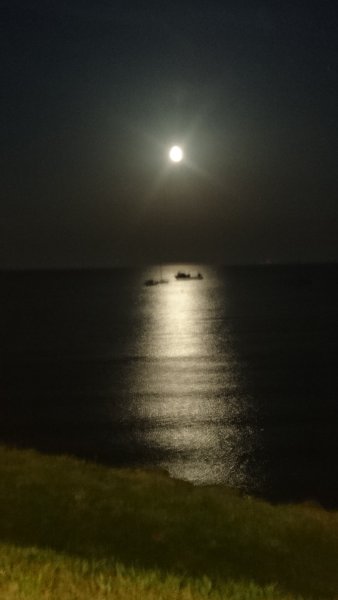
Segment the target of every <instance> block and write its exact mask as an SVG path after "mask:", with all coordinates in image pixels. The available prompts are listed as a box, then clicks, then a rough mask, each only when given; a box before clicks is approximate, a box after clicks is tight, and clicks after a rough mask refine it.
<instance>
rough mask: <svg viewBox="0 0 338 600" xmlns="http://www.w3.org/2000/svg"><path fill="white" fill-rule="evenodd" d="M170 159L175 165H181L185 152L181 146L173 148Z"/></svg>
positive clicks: (170, 151)
mask: <svg viewBox="0 0 338 600" xmlns="http://www.w3.org/2000/svg"><path fill="white" fill-rule="evenodd" d="M169 158H170V160H171V161H172V162H174V163H179V162H181V160H182V159H183V150H182V148H180V146H172V148H170V150H169Z"/></svg>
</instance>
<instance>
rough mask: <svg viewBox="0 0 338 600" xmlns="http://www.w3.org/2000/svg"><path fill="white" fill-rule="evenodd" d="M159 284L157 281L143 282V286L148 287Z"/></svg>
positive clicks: (147, 280)
mask: <svg viewBox="0 0 338 600" xmlns="http://www.w3.org/2000/svg"><path fill="white" fill-rule="evenodd" d="M159 283H160V282H159V281H158V280H157V279H146V281H145V282H144V285H147V286H150V285H158V284H159Z"/></svg>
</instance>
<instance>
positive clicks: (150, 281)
mask: <svg viewBox="0 0 338 600" xmlns="http://www.w3.org/2000/svg"><path fill="white" fill-rule="evenodd" d="M160 275H161V277H160V279H146V281H145V282H144V285H146V286H152V285H160V284H161V283H169V281H168V279H163V275H162V265H160Z"/></svg>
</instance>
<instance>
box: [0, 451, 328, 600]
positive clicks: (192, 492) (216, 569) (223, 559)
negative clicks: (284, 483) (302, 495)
mask: <svg viewBox="0 0 338 600" xmlns="http://www.w3.org/2000/svg"><path fill="white" fill-rule="evenodd" d="M0 478H1V479H0V482H1V485H0V540H1V541H0V598H1V599H2V598H4V600H14V599H15V600H16V599H20V600H26V599H27V600H28V599H29V600H33V599H34V600H42V599H44V600H46V599H58V598H60V599H62V600H63V599H66V600H68V599H69V600H75V599H79V600H80V599H81V600H89V599H90V600H101V599H106V598H107V599H108V598H109V599H110V598H111V599H119V600H127V599H128V600H130V599H134V598H135V599H136V598H137V599H142V600H143V599H145V600H152V599H155V598H156V599H162V600H166V599H172V598H175V599H176V598H177V599H182V600H200V599H201V600H202V599H203V600H204V599H206V598H208V599H209V600H214V599H220V598H222V599H224V600H249V599H250V600H263V599H264V600H270V599H271V600H296V599H297V600H300V599H303V600H309V599H313V600H321V599H323V600H324V599H331V600H333V599H336V600H337V599H338V568H337V565H338V513H337V512H328V511H324V510H323V509H321V508H320V507H318V506H311V505H294V506H291V505H290V506H289V505H285V506H272V505H270V504H268V503H266V502H263V501H259V500H256V499H254V498H251V497H245V496H241V495H239V494H236V493H235V492H234V491H231V490H229V489H227V488H225V487H218V488H216V487H203V488H201V487H200V488H197V487H194V486H192V485H190V484H187V483H184V482H179V481H174V480H172V479H170V478H169V477H168V476H167V475H166V474H164V473H162V472H157V471H154V472H151V471H148V472H147V471H137V470H127V469H124V470H119V469H110V468H107V467H103V466H99V465H95V464H93V463H86V462H84V461H80V460H76V459H73V458H69V457H65V456H58V457H54V456H46V455H42V454H39V453H37V452H34V451H30V450H29V451H28V450H25V451H21V450H15V449H8V448H4V447H3V448H0Z"/></svg>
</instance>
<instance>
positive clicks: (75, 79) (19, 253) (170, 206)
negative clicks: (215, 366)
mask: <svg viewBox="0 0 338 600" xmlns="http://www.w3.org/2000/svg"><path fill="white" fill-rule="evenodd" d="M142 6H143V8H142ZM0 50H1V67H0V68H1V100H0V102H1V113H0V114H1V167H2V169H1V210H0V217H1V218H0V266H1V267H30V266H33V267H48V266H61V267H74V266H110V265H118V264H122V265H123V264H135V263H139V262H158V261H164V260H168V261H186V260H204V261H216V262H218V263H233V262H265V261H273V262H274V261H279V262H280V261H290V260H291V261H321V260H337V259H338V194H337V188H338V135H337V134H338V5H337V2H336V1H326V2H323V1H322V2H309V1H308V2H298V1H297V0H295V1H293V2H285V1H283V2H281V1H280V0H279V1H269V2H268V1H265V0H263V1H259V2H258V1H257V2H255V1H253V0H251V1H247V2H243V1H241V0H237V1H230V2H225V1H222V2H215V1H212V0H208V1H206V0H205V1H203V2H199V1H196V0H195V1H191V2H184V0H182V1H181V2H176V1H175V0H173V1H172V2H162V1H161V0H157V1H153V2H152V1H151V0H150V1H149V0H148V1H147V2H145V3H141V2H133V1H129V2H126V1H125V0H124V1H123V2H118V1H113V0H30V1H28V0H26V1H21V2H20V1H19V0H10V1H9V0H8V1H6V0H5V1H4V0H3V2H2V8H1V19H0ZM174 142H176V143H181V144H182V146H183V148H184V151H185V156H186V160H185V161H184V162H183V163H181V164H180V165H179V166H173V165H170V164H169V161H168V158H167V152H168V150H169V148H170V145H171V144H172V143H174Z"/></svg>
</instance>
